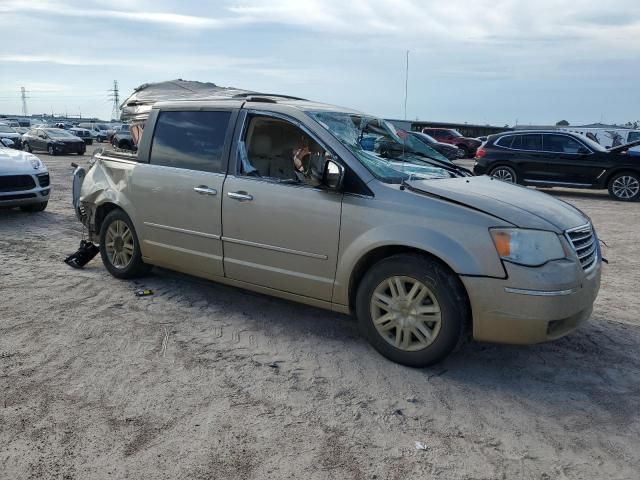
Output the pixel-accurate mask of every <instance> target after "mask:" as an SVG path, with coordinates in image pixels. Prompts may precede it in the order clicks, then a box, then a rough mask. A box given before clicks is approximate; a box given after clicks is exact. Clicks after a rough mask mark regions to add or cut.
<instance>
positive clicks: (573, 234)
mask: <svg viewBox="0 0 640 480" xmlns="http://www.w3.org/2000/svg"><path fill="white" fill-rule="evenodd" d="M567 238H568V239H569V242H570V243H571V245H572V246H573V249H574V250H575V252H576V254H577V255H578V259H579V260H580V265H582V268H583V269H584V270H588V269H589V268H591V267H592V266H593V265H595V263H596V260H597V259H598V245H597V244H596V242H597V241H598V239H597V238H596V236H595V235H594V234H593V227H592V226H591V224H589V225H584V226H582V227H578V228H572V229H571V230H567Z"/></svg>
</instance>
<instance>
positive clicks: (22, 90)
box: [20, 87, 29, 117]
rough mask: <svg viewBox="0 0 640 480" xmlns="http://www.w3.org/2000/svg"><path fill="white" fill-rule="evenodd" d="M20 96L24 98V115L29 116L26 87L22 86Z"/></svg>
mask: <svg viewBox="0 0 640 480" xmlns="http://www.w3.org/2000/svg"><path fill="white" fill-rule="evenodd" d="M20 97H21V98H22V116H23V117H26V116H27V98H29V97H27V91H26V90H25V89H24V87H20Z"/></svg>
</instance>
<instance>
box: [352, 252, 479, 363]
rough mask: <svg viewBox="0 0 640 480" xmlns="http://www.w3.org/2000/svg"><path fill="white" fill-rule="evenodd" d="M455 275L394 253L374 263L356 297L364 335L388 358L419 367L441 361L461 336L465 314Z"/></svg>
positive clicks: (416, 257)
mask: <svg viewBox="0 0 640 480" xmlns="http://www.w3.org/2000/svg"><path fill="white" fill-rule="evenodd" d="M467 304H468V302H467V300H466V295H465V292H464V289H463V287H462V285H461V284H460V281H459V279H458V278H457V277H456V275H455V274H454V273H452V272H450V271H449V270H448V269H447V268H445V267H444V266H442V265H441V264H440V263H439V262H437V261H436V260H432V259H430V258H428V257H423V256H420V255H408V254H402V255H395V256H393V257H389V258H386V259H384V260H381V261H380V262H378V263H377V264H375V265H374V266H373V267H372V268H371V269H370V270H369V271H368V272H367V274H366V275H365V277H364V279H363V280H362V282H361V284H360V286H359V288H358V294H357V297H356V313H357V316H358V321H359V324H360V328H361V330H362V332H363V334H364V336H365V337H366V338H367V339H368V340H369V342H371V344H372V345H373V347H374V348H375V349H376V350H378V352H380V353H381V354H382V355H384V356H385V357H387V358H389V359H390V360H393V361H394V362H397V363H400V364H403V365H407V366H411V367H424V366H427V365H431V364H433V363H436V362H438V361H440V360H442V359H443V358H444V357H446V356H447V355H448V354H449V353H450V352H451V351H452V350H453V349H454V348H455V346H456V345H457V343H458V342H459V340H460V339H461V338H462V335H463V332H464V326H465V324H466V322H467V319H468V316H469V309H468V306H467Z"/></svg>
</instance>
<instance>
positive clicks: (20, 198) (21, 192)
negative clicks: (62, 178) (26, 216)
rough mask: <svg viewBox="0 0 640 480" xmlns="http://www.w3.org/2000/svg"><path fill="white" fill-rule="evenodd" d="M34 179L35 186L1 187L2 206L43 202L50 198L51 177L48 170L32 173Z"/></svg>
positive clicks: (0, 205)
mask: <svg viewBox="0 0 640 480" xmlns="http://www.w3.org/2000/svg"><path fill="white" fill-rule="evenodd" d="M29 176H31V177H32V179H33V184H34V186H33V188H27V189H25V188H23V187H20V188H18V187H16V188H15V189H11V188H9V187H5V188H1V189H0V207H18V206H20V205H32V204H34V203H43V202H46V201H48V200H49V195H50V193H51V186H50V179H49V173H48V172H41V173H37V174H30V175H29Z"/></svg>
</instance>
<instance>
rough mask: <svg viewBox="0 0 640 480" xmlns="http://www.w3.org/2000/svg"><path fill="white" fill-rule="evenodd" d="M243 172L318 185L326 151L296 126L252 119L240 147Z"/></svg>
mask: <svg viewBox="0 0 640 480" xmlns="http://www.w3.org/2000/svg"><path fill="white" fill-rule="evenodd" d="M238 154H239V156H240V158H239V163H240V173H241V174H242V175H246V176H252V177H260V178H264V179H268V180H273V181H277V182H284V183H300V184H307V185H311V186H318V185H319V184H320V179H321V178H322V170H321V169H322V168H323V166H324V158H325V156H326V152H325V150H324V149H323V148H322V147H321V146H320V145H319V144H318V143H317V142H316V141H315V140H313V139H312V138H311V137H310V136H309V135H307V134H306V133H305V132H304V131H302V130H301V129H300V128H298V127H296V126H295V125H293V124H291V123H289V122H286V121H284V120H281V119H277V118H268V117H259V116H255V117H252V118H250V119H249V123H248V127H247V129H246V132H245V135H244V137H243V139H242V141H241V142H240V146H239V148H238Z"/></svg>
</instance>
